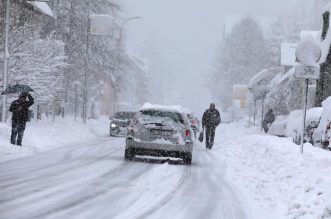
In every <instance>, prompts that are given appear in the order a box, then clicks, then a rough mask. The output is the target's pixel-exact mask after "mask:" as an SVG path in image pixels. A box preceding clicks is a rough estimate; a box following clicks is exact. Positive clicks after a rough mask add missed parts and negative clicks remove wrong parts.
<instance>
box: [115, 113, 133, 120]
mask: <svg viewBox="0 0 331 219" xmlns="http://www.w3.org/2000/svg"><path fill="white" fill-rule="evenodd" d="M135 114H136V113H135V112H117V113H115V119H123V120H126V119H133V117H134V115H135Z"/></svg>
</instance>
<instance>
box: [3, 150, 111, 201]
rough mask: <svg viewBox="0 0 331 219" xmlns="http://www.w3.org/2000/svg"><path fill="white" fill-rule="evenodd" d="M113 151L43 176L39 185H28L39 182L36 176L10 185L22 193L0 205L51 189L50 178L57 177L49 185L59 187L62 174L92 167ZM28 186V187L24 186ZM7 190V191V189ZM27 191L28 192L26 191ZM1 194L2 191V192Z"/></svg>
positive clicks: (61, 181) (61, 182) (62, 182)
mask: <svg viewBox="0 0 331 219" xmlns="http://www.w3.org/2000/svg"><path fill="white" fill-rule="evenodd" d="M113 152H114V151H112V152H109V153H107V154H105V155H103V156H101V157H99V158H98V159H96V160H94V161H89V162H84V163H78V164H77V165H75V167H74V168H72V167H70V168H68V169H67V170H65V171H62V170H59V171H60V173H52V174H48V175H43V176H42V177H43V179H46V181H45V182H43V183H39V184H32V185H31V184H28V183H29V182H31V181H34V180H40V176H37V177H34V178H33V179H29V180H25V181H20V182H19V183H16V184H15V183H14V184H13V185H10V186H9V187H8V188H11V187H15V186H17V185H21V186H20V187H19V188H15V191H16V192H17V191H19V190H23V191H24V192H22V193H18V194H16V195H15V196H11V197H10V198H6V199H0V205H3V204H5V203H8V202H11V201H15V200H17V199H19V198H22V197H27V196H29V195H31V194H34V193H38V192H41V191H43V190H46V189H49V188H51V187H52V186H51V185H50V183H49V182H50V178H52V177H54V176H55V177H57V178H59V179H57V180H52V181H51V183H52V185H61V184H65V183H66V182H64V181H63V177H62V176H61V175H64V174H67V173H69V172H72V171H77V170H79V169H84V168H86V167H87V166H89V165H92V164H94V163H96V162H98V161H100V160H102V159H104V158H106V157H108V156H109V155H111V154H112V153H113ZM26 184H28V185H26ZM8 188H7V189H8ZM11 189H14V188H11ZM27 190H28V191H27ZM2 192H3V191H2Z"/></svg>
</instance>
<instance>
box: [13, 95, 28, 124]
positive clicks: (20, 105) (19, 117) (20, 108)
mask: <svg viewBox="0 0 331 219" xmlns="http://www.w3.org/2000/svg"><path fill="white" fill-rule="evenodd" d="M27 97H28V99H29V100H28V101H26V100H23V99H22V98H20V99H18V100H15V101H13V102H12V103H11V105H10V108H9V111H10V112H12V113H13V115H12V121H13V122H27V121H28V113H29V107H30V106H32V105H33V104H34V100H33V98H32V96H31V95H30V94H28V95H27Z"/></svg>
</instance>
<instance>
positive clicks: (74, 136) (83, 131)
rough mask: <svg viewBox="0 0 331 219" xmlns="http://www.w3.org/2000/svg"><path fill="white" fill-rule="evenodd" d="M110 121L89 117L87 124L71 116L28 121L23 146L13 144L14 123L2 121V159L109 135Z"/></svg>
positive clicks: (0, 147) (0, 150)
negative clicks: (90, 118)
mask: <svg viewBox="0 0 331 219" xmlns="http://www.w3.org/2000/svg"><path fill="white" fill-rule="evenodd" d="M108 127H109V120H108V119H107V118H105V117H104V118H101V119H100V120H89V121H88V123H87V125H84V124H83V123H82V122H80V121H77V122H74V121H73V119H72V118H66V119H57V120H56V121H55V122H52V121H49V120H45V121H40V122H38V123H37V122H35V121H33V122H29V123H27V126H26V129H25V133H24V137H23V143H22V144H23V146H22V147H19V146H15V145H12V144H10V143H9V142H10V133H11V126H10V124H9V123H7V124H4V123H0V162H2V161H6V160H10V159H15V158H19V157H25V156H29V155H33V154H35V153H40V152H43V151H47V150H52V149H56V148H59V147H63V146H65V145H68V144H74V143H80V142H84V141H88V140H92V139H95V138H96V137H100V136H106V135H107V134H108Z"/></svg>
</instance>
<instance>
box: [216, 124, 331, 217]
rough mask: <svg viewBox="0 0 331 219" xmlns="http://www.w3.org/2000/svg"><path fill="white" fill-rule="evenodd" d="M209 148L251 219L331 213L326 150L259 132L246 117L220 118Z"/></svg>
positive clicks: (329, 166) (330, 159) (330, 165)
mask: <svg viewBox="0 0 331 219" xmlns="http://www.w3.org/2000/svg"><path fill="white" fill-rule="evenodd" d="M213 153H215V155H216V156H218V157H219V158H220V159H222V160H224V161H225V162H226V164H227V166H228V170H227V171H228V172H227V176H228V178H229V180H230V181H232V182H233V183H234V184H235V185H236V186H237V187H238V188H239V189H241V192H242V193H243V194H244V196H245V198H246V201H247V202H248V204H249V205H250V207H251V217H252V218H254V219H265V218H268V219H283V218H305V219H308V218H311V219H313V218H314V219H316V218H331V187H330V184H331V152H329V151H325V150H322V149H319V148H314V147H312V146H311V145H308V144H307V145H305V153H304V156H302V155H301V154H300V152H299V147H298V146H297V145H295V144H294V143H292V141H291V139H289V138H278V137H274V136H269V135H265V134H261V132H260V131H259V130H258V128H256V127H249V126H248V124H247V123H246V122H237V123H232V124H222V125H221V127H220V128H218V130H217V133H216V142H215V147H214V149H213Z"/></svg>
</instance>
